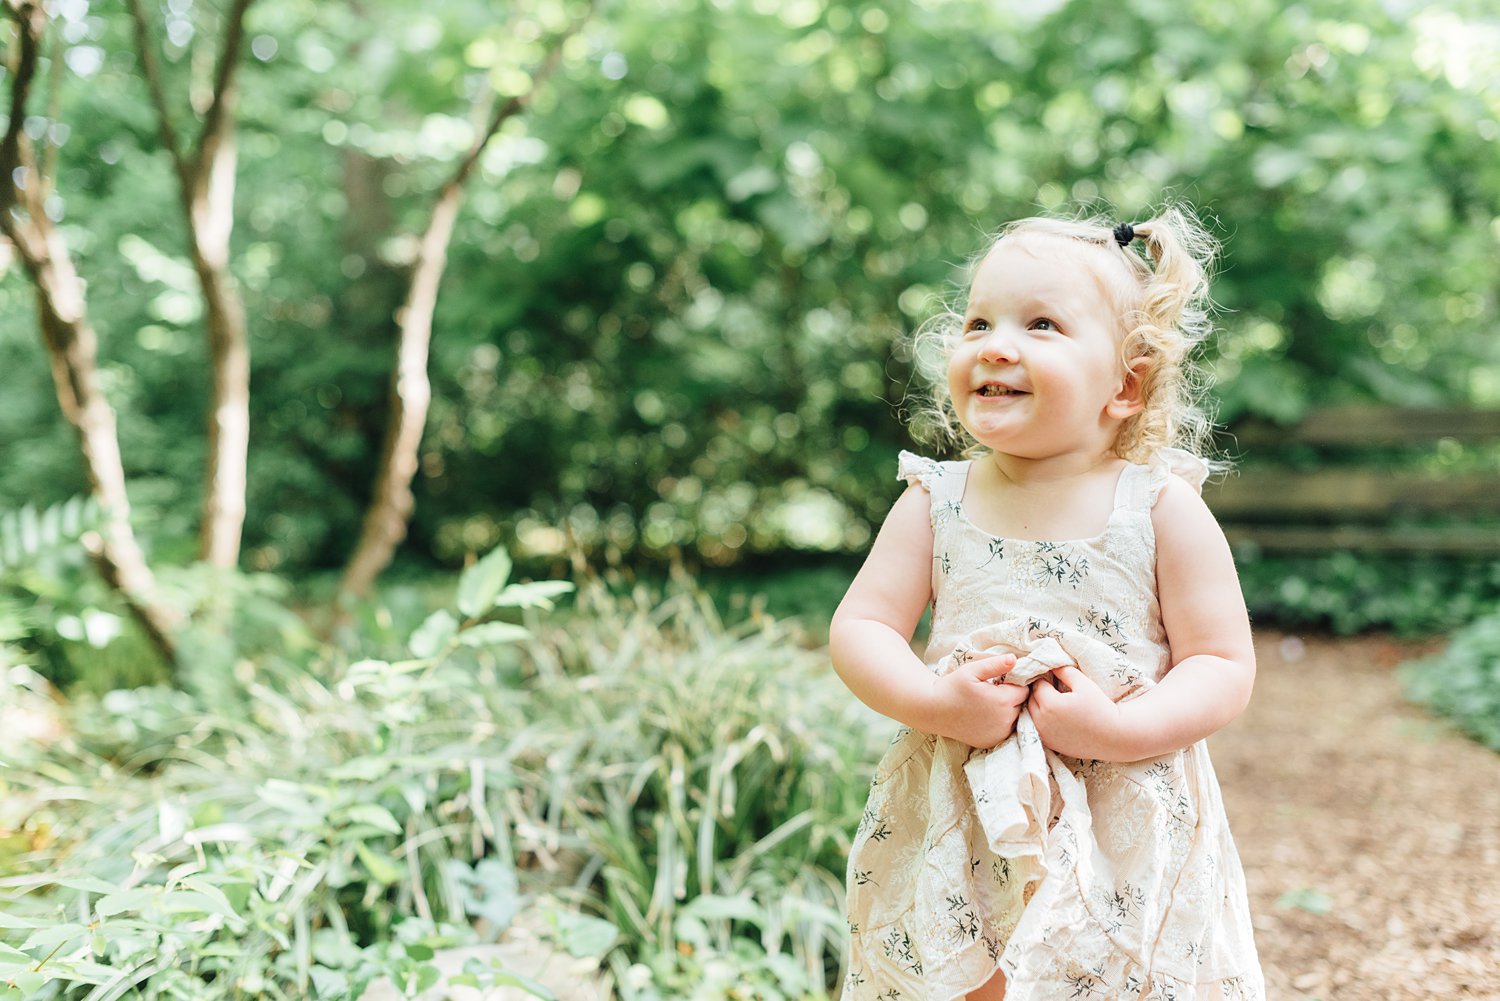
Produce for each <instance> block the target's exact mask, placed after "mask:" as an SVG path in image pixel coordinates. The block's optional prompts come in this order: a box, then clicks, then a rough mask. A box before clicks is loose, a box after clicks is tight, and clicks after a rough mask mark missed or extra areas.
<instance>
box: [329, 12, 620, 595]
mask: <svg viewBox="0 0 1500 1001" xmlns="http://www.w3.org/2000/svg"><path fill="white" fill-rule="evenodd" d="M592 13H593V5H592V4H590V6H589V8H588V11H587V12H586V13H585V14H584V16H583V18H581V19H580V20H579V21H578V22H577V23H575V24H574V25H573V26H572V27H571V28H570V29H569V30H568V31H567V32H565V33H564V34H563V35H561V36H559V37H558V38H556V39H555V40H554V41H553V44H552V48H551V50H550V51H549V52H548V54H547V58H546V60H545V62H544V63H543V64H542V66H541V67H539V68H538V69H537V71H536V72H535V73H534V74H533V75H532V78H531V87H530V88H529V89H528V90H527V91H526V92H525V93H523V94H520V95H518V96H516V97H512V98H510V99H508V100H506V101H505V102H504V103H502V104H501V105H500V106H499V107H498V108H497V109H496V110H495V112H494V114H493V116H492V117H491V118H490V121H489V124H488V127H487V128H486V129H485V131H484V132H483V133H482V134H481V135H479V136H478V137H476V139H475V141H474V143H473V144H472V145H471V146H470V147H469V150H468V152H467V153H466V154H465V155H464V158H463V160H462V161H460V163H459V165H458V169H457V170H455V171H454V173H453V176H452V177H451V178H449V179H448V182H447V183H446V184H444V185H443V188H442V191H441V192H440V193H439V195H438V200H437V204H436V205H435V206H434V208H433V211H432V219H431V220H430V221H429V222H428V224H427V230H426V232H425V233H423V234H422V241H421V244H420V248H419V249H418V251H417V259H416V262H415V263H414V264H413V267H412V273H411V285H410V286H409V288H408V291H407V294H406V299H405V301H404V302H403V303H402V305H401V308H400V310H398V311H397V313H396V328H397V338H398V341H397V347H396V366H395V369H394V370H393V371H392V373H391V397H390V399H391V416H390V423H389V424H388V425H387V427H386V433H385V441H384V444H383V445H382V447H381V450H380V466H379V469H378V472H377V473H376V476H375V491H374V496H373V497H372V498H371V500H370V506H369V508H368V509H367V510H366V512H365V520H364V525H363V527H362V528H361V530H360V534H359V542H358V543H357V544H356V545H355V547H354V552H353V553H352V554H351V555H350V557H349V562H348V564H347V565H346V566H345V567H344V574H343V577H342V579H341V580H340V581H339V593H340V594H341V595H350V596H354V597H363V596H365V595H367V594H368V593H369V591H370V587H371V585H372V584H374V583H375V578H376V577H378V576H379V575H380V572H381V571H382V570H384V569H385V568H386V567H387V566H389V565H390V562H391V557H393V556H394V555H395V553H396V547H397V546H398V545H400V544H401V540H402V539H404V538H406V527H407V524H408V523H409V522H410V520H411V515H412V511H413V510H414V509H415V507H416V500H415V498H414V497H413V496H412V492H411V484H412V480H413V479H415V478H416V475H417V468H418V465H419V458H418V450H419V448H420V446H421V444H422V430H423V427H424V426H425V425H426V423H427V406H428V403H429V402H430V400H431V398H432V386H431V383H430V382H429V381H428V378H427V356H428V352H429V348H430V347H431V343H432V316H433V311H434V309H435V308H436V306H437V293H438V285H439V283H440V282H441V281H442V277H443V268H444V267H445V266H446V265H447V261H448V243H449V241H450V240H451V239H452V238H453V227H454V224H455V222H456V221H457V219H458V210H459V208H460V206H461V205H462V204H463V197H464V185H465V183H467V181H468V179H469V175H470V174H471V173H472V172H473V170H474V166H475V165H476V164H477V163H478V162H479V157H480V154H482V153H483V152H484V149H485V147H486V146H488V145H489V142H490V140H491V139H493V138H494V136H495V133H496V132H498V131H499V130H500V126H501V125H503V124H504V123H505V121H506V120H507V119H508V118H510V117H512V116H513V115H516V114H518V113H520V111H521V110H522V109H523V108H525V107H526V105H527V103H528V102H529V101H530V100H531V97H532V96H533V95H534V94H535V93H536V91H537V88H538V87H540V86H541V85H542V83H543V82H544V81H545V80H546V79H547V77H549V76H550V75H551V74H552V73H553V71H555V70H556V68H557V64H558V63H559V62H560V61H561V59H562V50H563V43H564V42H566V41H567V39H568V38H569V37H570V36H571V35H572V34H573V32H575V31H577V30H578V29H579V28H580V27H582V25H583V23H584V22H585V21H586V20H587V19H588V17H589V16H591V15H592Z"/></svg>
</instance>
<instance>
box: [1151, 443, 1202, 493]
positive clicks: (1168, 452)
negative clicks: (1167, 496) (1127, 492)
mask: <svg viewBox="0 0 1500 1001" xmlns="http://www.w3.org/2000/svg"><path fill="white" fill-rule="evenodd" d="M1147 465H1148V467H1149V469H1150V477H1149V478H1148V480H1147V482H1148V484H1149V495H1150V502H1151V504H1155V503H1156V498H1158V497H1160V496H1161V492H1162V490H1163V489H1164V488H1165V487H1166V485H1167V480H1168V478H1169V477H1171V476H1177V477H1178V478H1180V479H1183V480H1186V481H1187V485H1188V486H1190V487H1192V488H1193V489H1194V490H1195V491H1197V492H1198V493H1200V494H1201V493H1203V481H1204V480H1206V479H1208V463H1207V462H1204V461H1203V460H1202V459H1200V458H1198V456H1196V455H1194V454H1193V453H1191V452H1184V451H1183V450H1182V449H1180V448H1164V449H1161V450H1160V451H1158V452H1157V453H1156V454H1155V455H1153V456H1152V457H1151V461H1150V462H1149V463H1148V464H1147Z"/></svg>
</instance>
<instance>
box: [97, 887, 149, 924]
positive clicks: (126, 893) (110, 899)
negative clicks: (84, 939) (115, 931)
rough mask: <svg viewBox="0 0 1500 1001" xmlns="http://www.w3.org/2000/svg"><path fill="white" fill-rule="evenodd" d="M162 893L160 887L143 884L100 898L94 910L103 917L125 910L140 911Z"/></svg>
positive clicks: (121, 912)
mask: <svg viewBox="0 0 1500 1001" xmlns="http://www.w3.org/2000/svg"><path fill="white" fill-rule="evenodd" d="M159 895H160V888H159V887H154V886H141V887H136V888H135V889H133V890H121V891H119V892H118V893H111V894H109V895H108V896H104V897H101V898H99V900H98V901H96V902H95V903H94V910H95V911H97V912H98V914H99V916H100V917H101V918H108V917H113V916H114V915H116V914H123V913H124V912H125V911H138V910H140V909H141V908H142V907H145V906H146V905H147V904H149V903H151V902H152V901H153V900H155V899H156V898H157V897H158V896H159Z"/></svg>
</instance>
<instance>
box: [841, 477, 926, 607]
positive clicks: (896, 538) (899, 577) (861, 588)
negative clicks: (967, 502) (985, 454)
mask: <svg viewBox="0 0 1500 1001" xmlns="http://www.w3.org/2000/svg"><path fill="white" fill-rule="evenodd" d="M931 510H932V501H931V496H930V495H929V494H928V493H927V491H926V490H925V489H923V488H922V487H918V486H910V487H907V488H906V491H905V492H904V493H902V495H901V496H900V497H898V498H897V499H896V503H895V504H893V505H892V506H891V511H890V513H889V514H888V515H886V518H885V523H884V524H883V525H881V527H880V534H879V535H877V536H876V537H875V543H874V545H872V546H871V547H870V552H869V555H867V556H866V557H865V562H864V565H863V566H862V567H860V570H859V573H858V574H857V575H856V576H855V578H854V582H853V583H852V584H850V585H849V591H848V593H847V594H845V595H844V600H843V602H842V603H841V604H840V605H839V608H838V611H837V612H835V613H834V614H835V618H836V619H846V618H862V619H874V620H877V621H880V622H884V623H886V624H888V625H890V626H892V627H894V628H895V629H897V631H899V632H902V633H903V634H904V635H907V636H909V635H911V631H912V630H913V629H914V628H915V627H916V624H917V620H918V619H920V618H921V616H922V612H923V610H924V609H926V607H927V603H928V602H929V601H930V600H931V598H932V522H931V520H930V518H931Z"/></svg>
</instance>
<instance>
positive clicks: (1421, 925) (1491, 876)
mask: <svg viewBox="0 0 1500 1001" xmlns="http://www.w3.org/2000/svg"><path fill="white" fill-rule="evenodd" d="M1257 646H1258V650H1259V656H1260V674H1259V678H1258V680H1257V684H1256V691H1255V698H1254V701H1253V702H1252V704H1251V706H1250V708H1249V709H1248V710H1247V711H1246V712H1245V714H1244V716H1242V717H1241V718H1240V719H1239V720H1237V721H1236V722H1235V723H1234V724H1233V725H1231V726H1230V727H1229V728H1228V729H1226V730H1225V731H1223V732H1222V733H1220V734H1218V735H1217V736H1215V737H1214V738H1213V740H1212V741H1211V742H1210V746H1211V748H1212V752H1213V758H1214V763H1215V766H1216V768H1217V769H1218V773H1219V780H1220V782H1221V783H1222V785H1223V787H1224V799H1225V802H1226V805H1227V808H1228V810H1229V818H1230V824H1231V826H1232V828H1233V831H1234V835H1235V840H1236V841H1237V842H1238V844H1239V849H1240V855H1241V858H1242V860H1243V862H1244V865H1245V872H1246V877H1247V879H1248V882H1249V885H1250V903H1251V907H1252V909H1253V911H1254V917H1255V928H1256V942H1257V945H1258V946H1259V948H1260V953H1261V959H1262V962H1263V964H1264V966H1265V971H1266V980H1267V988H1268V995H1269V997H1270V998H1272V999H1278V1001H1311V999H1318V1001H1377V999H1378V1001H1417V999H1421V1001H1429V999H1430V1001H1440V999H1441V1001H1446V999H1449V998H1455V999H1458V998H1487V999H1494V1001H1500V754H1495V753H1494V752H1492V751H1489V750H1487V749H1485V748H1483V747H1481V746H1479V745H1478V744H1475V743H1473V742H1471V741H1468V740H1465V739H1464V738H1462V737H1460V736H1457V735H1455V734H1454V733H1453V732H1452V731H1450V730H1449V729H1448V728H1446V727H1445V726H1443V725H1442V724H1439V723H1436V722H1434V721H1433V720H1432V719H1430V718H1429V717H1427V716H1425V715H1424V714H1423V713H1422V712H1421V711H1420V710H1418V709H1416V708H1414V707H1412V706H1410V705H1409V704H1407V703H1406V702H1404V701H1403V700H1402V698H1401V694H1400V688H1399V685H1398V683H1397V680H1396V677H1395V670H1394V668H1395V665H1396V664H1398V663H1399V662H1401V661H1403V660H1406V659H1408V658H1410V657H1414V656H1417V655H1420V654H1423V653H1426V652H1428V651H1430V650H1431V649H1433V646H1432V645H1431V644H1429V645H1427V646H1425V647H1418V646H1415V645H1411V644H1399V643H1396V642H1394V641H1391V640H1388V639H1381V638H1361V639H1355V640H1332V639H1313V638H1309V639H1306V640H1305V641H1304V640H1302V639H1299V638H1297V637H1294V636H1287V635H1283V634H1274V633H1267V634H1265V635H1263V636H1261V637H1260V638H1259V639H1258V642H1257Z"/></svg>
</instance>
